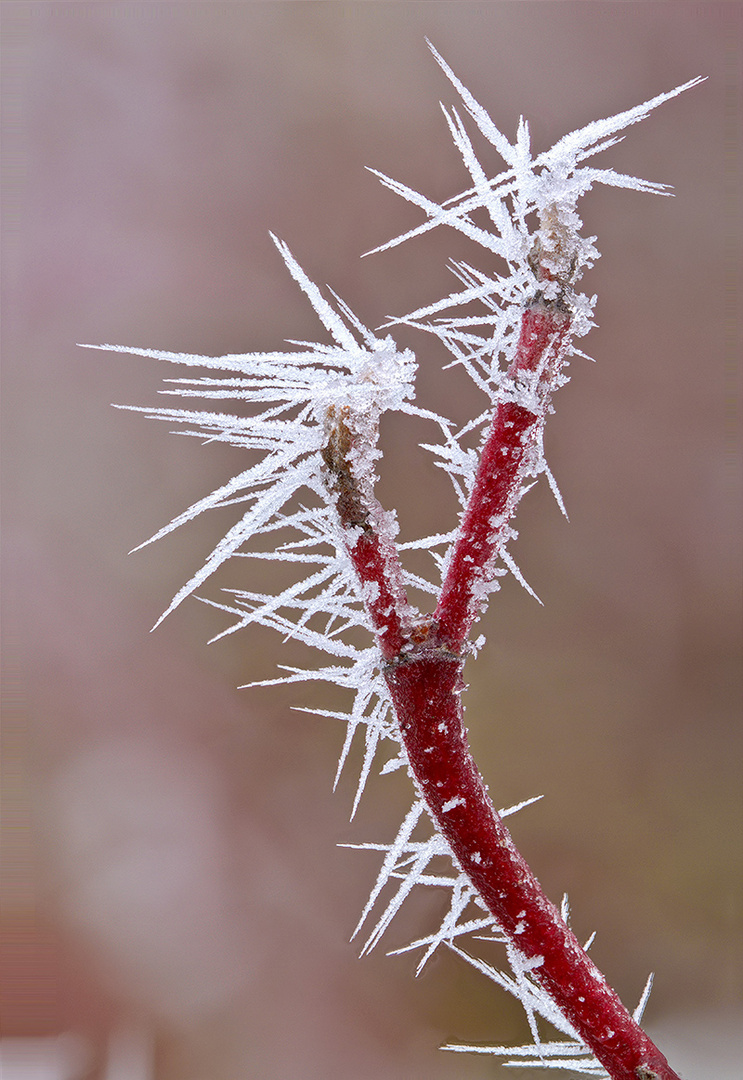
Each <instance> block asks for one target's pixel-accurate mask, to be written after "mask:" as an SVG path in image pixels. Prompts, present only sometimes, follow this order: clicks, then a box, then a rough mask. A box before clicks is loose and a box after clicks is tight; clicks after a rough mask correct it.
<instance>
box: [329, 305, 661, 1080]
mask: <svg viewBox="0 0 743 1080" xmlns="http://www.w3.org/2000/svg"><path fill="white" fill-rule="evenodd" d="M570 325H571V319H570V314H569V312H568V311H567V309H566V308H565V307H564V306H563V305H562V303H561V302H560V301H559V300H558V301H553V302H546V301H544V300H543V299H542V297H541V296H539V297H537V299H535V301H534V302H533V303H532V304H531V305H530V306H529V307H528V308H527V309H526V310H525V312H524V315H523V319H522V325H521V332H520V336H519V342H518V345H517V348H516V352H515V356H514V359H513V362H512V363H511V366H510V368H509V371H508V374H509V375H510V376H511V377H512V379H513V382H514V393H513V400H503V401H501V402H500V403H499V404H498V405H497V407H496V409H495V412H494V415H493V421H492V425H491V428H490V431H489V433H488V436H487V438H486V440H485V443H484V446H483V452H482V457H481V460H480V465H479V468H478V472H477V475H476V478H475V482H474V485H473V490H472V493H471V496H470V499H469V503H468V505H467V508H466V510H465V512H464V515H463V518H462V523H461V526H460V529H459V532H458V537H457V540H456V543H455V545H454V549H453V552H452V556H451V559H450V561H449V565H448V569H447V572H446V577H445V580H444V584H443V587H442V592H441V597H440V600H439V604H438V607H437V609H436V613H435V615H434V616H433V618H432V619H429V620H424V621H422V622H418V623H413V622H412V619H411V609H410V608H409V606H408V602H407V598H406V596H405V590H404V586H403V578H402V571H401V569H400V564H399V560H398V556H397V551H396V549H395V546H394V544H393V542H392V541H391V540H385V539H383V538H381V537H380V535H379V533H378V531H377V530H376V528H375V525H374V521H375V515H374V514H373V512H372V508H371V507H370V506H368V505H367V501H365V500H364V498H363V496H362V494H361V490H360V488H359V487H358V485H357V483H356V480H355V477H354V476H353V470H352V467H351V464H350V460H349V451H350V448H351V445H352V442H353V437H352V435H351V433H350V430H349V429H348V428H347V427H346V425H345V423H344V422H343V421H342V420H339V422H338V425H337V427H336V429H335V430H334V431H333V432H332V433H331V436H330V439H329V442H328V446H327V447H326V448H325V449H324V450H323V458H324V461H325V463H326V465H327V467H328V482H329V486H330V488H331V490H332V491H334V492H336V494H337V501H336V505H337V508H338V513H339V516H340V519H341V523H342V525H343V526H344V528H345V529H346V530H347V535H348V537H349V541H348V553H349V555H350V558H351V561H352V562H353V565H354V568H355V570H356V573H357V575H358V577H359V581H360V582H361V585H362V587H363V589H364V594H365V599H366V606H367V611H368V613H369V616H370V618H371V621H372V624H373V626H374V628H375V630H376V632H377V635H378V640H379V644H380V649H381V652H382V657H383V659H384V661H385V679H386V682H387V686H388V688H389V692H390V697H391V700H392V704H393V707H394V710H395V713H396V716H397V720H398V723H399V727H400V734H401V737H402V741H403V744H404V747H405V750H406V753H407V757H408V762H409V764H410V767H411V769H412V771H413V773H414V775H415V779H416V781H417V783H418V787H419V790H420V793H421V795H422V797H423V798H424V800H425V802H426V805H427V807H428V809H429V811H430V814H431V816H432V818H433V820H434V822H435V824H436V826H437V827H438V829H439V830H440V831H441V833H442V834H443V835H444V836H445V837H446V839H447V841H448V843H449V845H450V847H451V850H452V852H453V854H454V857H455V859H456V861H457V863H458V864H459V866H460V868H461V869H462V871H463V872H464V873H465V874H466V875H467V876H468V878H469V879H470V881H471V882H472V884H473V885H474V887H475V888H476V889H477V892H478V894H479V896H480V898H481V899H482V901H483V903H484V904H485V905H486V906H487V908H488V910H489V911H490V912H491V914H492V915H493V916H494V917H495V919H496V920H497V922H498V925H499V926H500V927H501V928H502V929H503V931H504V932H505V933H506V934H507V935H508V937H509V938H510V940H511V941H512V943H513V945H514V946H515V948H516V949H517V950H518V951H519V953H520V954H521V955H522V956H523V957H524V958H525V960H526V961H527V962H529V961H531V963H530V964H528V967H529V970H530V972H531V974H532V976H533V977H534V978H535V979H536V980H537V981H538V982H539V984H540V985H541V986H542V987H543V988H544V989H545V991H546V992H547V993H549V995H550V996H551V997H552V999H553V1000H554V1002H555V1003H556V1004H557V1006H558V1008H559V1009H560V1010H561V1012H562V1013H563V1014H564V1016H565V1017H566V1018H567V1020H568V1021H569V1022H570V1024H571V1025H572V1026H573V1027H574V1028H575V1030H576V1031H577V1032H578V1034H579V1036H580V1037H581V1039H582V1040H583V1041H584V1043H585V1044H586V1046H588V1047H589V1048H590V1050H591V1051H592V1053H593V1054H594V1055H595V1057H596V1058H597V1059H598V1060H599V1061H600V1062H601V1063H602V1065H603V1066H604V1067H605V1068H606V1070H607V1071H608V1073H609V1074H610V1076H611V1077H612V1080H679V1077H678V1076H677V1074H676V1073H675V1072H674V1071H673V1070H672V1069H671V1068H670V1066H669V1065H668V1062H667V1061H666V1059H665V1057H664V1056H663V1055H662V1054H661V1052H660V1051H659V1050H658V1049H657V1047H656V1046H655V1045H654V1044H653V1043H652V1041H651V1040H650V1039H649V1038H648V1037H647V1035H646V1034H645V1033H644V1031H643V1030H642V1028H641V1027H640V1026H639V1024H638V1023H636V1021H635V1020H633V1019H632V1017H631V1016H630V1014H629V1013H628V1012H627V1010H626V1009H625V1007H624V1006H623V1005H622V1003H621V1001H620V1000H619V997H618V996H617V994H616V993H615V992H614V990H612V989H611V987H609V986H608V984H607V982H606V980H605V979H604V976H603V975H602V974H601V972H600V971H599V970H598V968H597V967H596V965H595V964H594V963H593V961H592V960H590V959H589V957H588V956H587V955H586V953H585V951H584V950H583V948H582V947H581V945H580V943H579V942H578V940H577V938H576V937H575V935H574V934H573V933H572V931H571V930H569V929H568V927H567V925H566V924H565V922H564V920H563V919H562V916H561V915H560V913H559V911H558V910H557V908H556V907H555V905H554V904H553V903H552V902H551V901H550V900H548V899H547V897H546V896H545V894H544V892H543V891H542V888H541V886H540V884H539V882H538V881H537V879H536V878H535V876H534V874H533V873H532V871H531V869H530V868H529V866H528V864H527V863H526V861H525V860H524V858H523V856H522V855H521V854H520V853H519V851H518V850H517V849H516V846H515V845H514V843H513V840H512V839H511V835H510V833H509V832H508V829H507V828H506V827H505V825H504V824H503V822H502V820H501V818H500V817H499V815H498V813H497V812H496V810H495V808H494V806H493V804H492V802H491V800H490V797H489V795H488V793H487V790H486V788H485V785H484V783H483V780H482V778H481V776H480V774H479V772H478V770H477V766H476V765H475V762H474V760H473V758H472V755H471V753H470V749H469V745H468V742H467V735H466V731H465V728H464V723H463V716H462V706H461V701H460V694H461V691H462V689H463V683H462V668H463V666H464V654H465V650H466V645H465V643H466V639H467V635H468V633H469V631H470V629H471V626H472V623H473V622H474V620H475V618H476V616H477V613H478V610H479V607H480V605H481V603H482V599H483V596H484V593H485V592H486V591H487V585H488V584H489V582H490V580H491V579H492V577H493V570H494V562H495V559H496V557H497V554H498V552H499V550H500V549H501V548H502V546H503V544H504V542H505V540H506V539H507V538H508V535H509V532H508V522H509V520H510V518H511V516H512V514H513V512H514V510H515V508H516V504H517V503H518V500H519V498H520V495H521V489H522V484H523V480H524V478H525V476H526V475H527V473H528V470H529V466H530V465H531V464H532V463H533V462H532V458H531V456H530V455H531V454H532V453H533V452H534V450H535V448H536V442H537V439H538V437H539V434H540V432H541V426H542V424H543V423H544V417H545V414H546V411H547V407H548V403H549V396H550V392H551V390H552V389H554V387H555V385H556V382H557V379H558V376H559V373H560V369H561V367H562V365H563V363H564V360H565V353H566V351H567V345H568V340H569V334H570ZM519 398H520V400H517V399H519Z"/></svg>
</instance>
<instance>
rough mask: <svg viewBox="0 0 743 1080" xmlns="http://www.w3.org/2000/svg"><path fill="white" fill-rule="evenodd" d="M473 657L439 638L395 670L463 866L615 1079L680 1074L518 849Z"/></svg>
mask: <svg viewBox="0 0 743 1080" xmlns="http://www.w3.org/2000/svg"><path fill="white" fill-rule="evenodd" d="M462 666H463V662H462V660H460V659H459V658H457V657H454V656H452V655H451V653H449V652H448V650H447V649H445V648H442V647H441V646H436V645H433V644H429V645H426V646H424V647H423V648H422V649H420V650H419V655H417V656H416V657H415V658H413V659H410V660H407V659H403V660H401V661H400V662H399V663H397V664H392V665H390V666H389V667H388V668H387V671H386V680H387V685H388V687H389V689H390V695H391V697H392V702H393V705H394V708H395V712H396V714H397V718H398V721H399V724H400V732H401V734H402V739H403V743H404V745H405V749H406V751H407V755H408V761H409V763H410V766H411V768H412V770H413V773H414V774H415V778H416V780H417V781H418V786H419V788H420V792H421V794H422V796H423V798H424V799H425V801H426V804H427V806H428V809H429V811H430V813H431V815H432V817H433V819H434V821H435V823H436V825H437V826H438V828H439V829H440V831H441V832H442V833H443V835H444V836H445V837H446V839H447V841H448V842H449V845H450V847H451V849H452V851H453V853H454V856H455V858H456V860H457V862H458V863H459V866H460V867H461V869H462V870H463V871H464V872H465V873H466V874H467V876H468V878H469V879H470V881H471V882H472V884H473V885H474V886H475V888H476V889H477V891H478V893H479V895H480V897H481V899H482V900H483V902H484V903H485V905H486V906H487V908H488V910H489V911H490V912H491V914H492V915H494V916H495V918H496V919H497V921H498V924H499V926H500V927H501V928H502V929H503V930H504V931H505V932H506V934H507V935H508V936H509V938H510V939H511V941H512V942H513V944H514V945H515V946H516V948H517V949H518V951H519V952H520V953H521V954H522V956H524V957H525V958H526V960H531V961H538V963H537V964H536V965H535V966H534V968H533V969H532V972H531V973H532V975H533V976H534V977H535V978H536V979H537V981H538V982H539V984H540V985H541V986H542V987H543V988H544V989H545V990H546V991H547V992H548V993H549V995H550V996H551V998H552V999H553V1001H554V1002H555V1003H556V1005H557V1006H558V1008H559V1009H560V1010H561V1012H562V1013H563V1014H564V1016H565V1017H566V1018H567V1020H568V1021H569V1022H570V1023H571V1024H572V1025H573V1027H574V1028H575V1030H576V1031H577V1032H578V1034H579V1035H580V1037H581V1038H582V1039H583V1041H584V1042H585V1044H586V1045H587V1046H588V1047H590V1049H591V1051H592V1052H593V1054H594V1055H595V1056H596V1058H598V1060H599V1061H600V1062H601V1064H602V1065H603V1066H604V1068H605V1069H606V1070H607V1072H608V1073H609V1075H610V1076H611V1077H612V1078H613V1080H679V1077H678V1076H677V1074H676V1073H675V1072H674V1071H673V1070H672V1069H671V1068H670V1066H669V1064H668V1062H667V1061H666V1059H665V1057H664V1056H663V1054H661V1052H660V1051H659V1050H658V1049H657V1047H656V1046H655V1045H654V1044H653V1043H652V1041H651V1040H650V1039H649V1038H648V1036H647V1035H646V1034H645V1032H644V1031H643V1030H642V1028H641V1027H640V1026H639V1024H637V1023H636V1022H635V1021H634V1020H633V1019H632V1017H631V1016H630V1014H629V1013H628V1012H627V1010H626V1009H625V1007H624V1005H622V1002H621V1001H620V1000H619V997H618V996H617V994H616V993H615V992H614V990H612V989H611V987H609V986H608V984H607V983H606V980H605V979H604V976H603V975H602V974H601V972H600V971H599V969H598V968H597V967H596V965H595V964H594V963H593V961H592V960H590V959H589V957H588V956H587V954H586V953H585V952H584V950H583V949H582V948H581V945H580V943H579V942H578V940H577V938H576V937H575V935H574V934H573V933H572V931H571V930H569V929H568V927H567V926H566V924H565V922H564V921H563V919H562V917H561V915H560V913H559V911H558V910H557V908H556V907H555V905H554V904H553V903H552V902H551V901H550V900H548V899H547V897H546V896H545V894H544V892H543V891H542V888H541V886H540V884H539V882H538V881H537V879H536V878H535V876H534V874H533V873H532V871H531V869H530V868H529V866H528V864H527V863H526V861H525V860H524V858H523V856H522V855H521V854H520V853H519V851H518V850H517V849H516V846H515V845H514V843H513V840H512V839H511V835H510V833H509V831H508V829H507V828H506V827H505V825H504V824H503V821H502V820H501V818H500V816H499V815H498V813H497V811H496V810H495V809H494V807H493V804H492V802H491V800H490V797H489V795H488V794H487V791H486V789H485V785H484V783H483V781H482V777H481V776H480V773H479V772H478V770H477V766H476V765H475V762H474V760H473V758H472V755H471V753H470V749H469V745H468V743H467V735H466V732H465V728H464V723H463V719H462V708H461V702H460V697H459V695H460V692H461V690H462V688H463V684H462V680H461V672H462Z"/></svg>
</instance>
